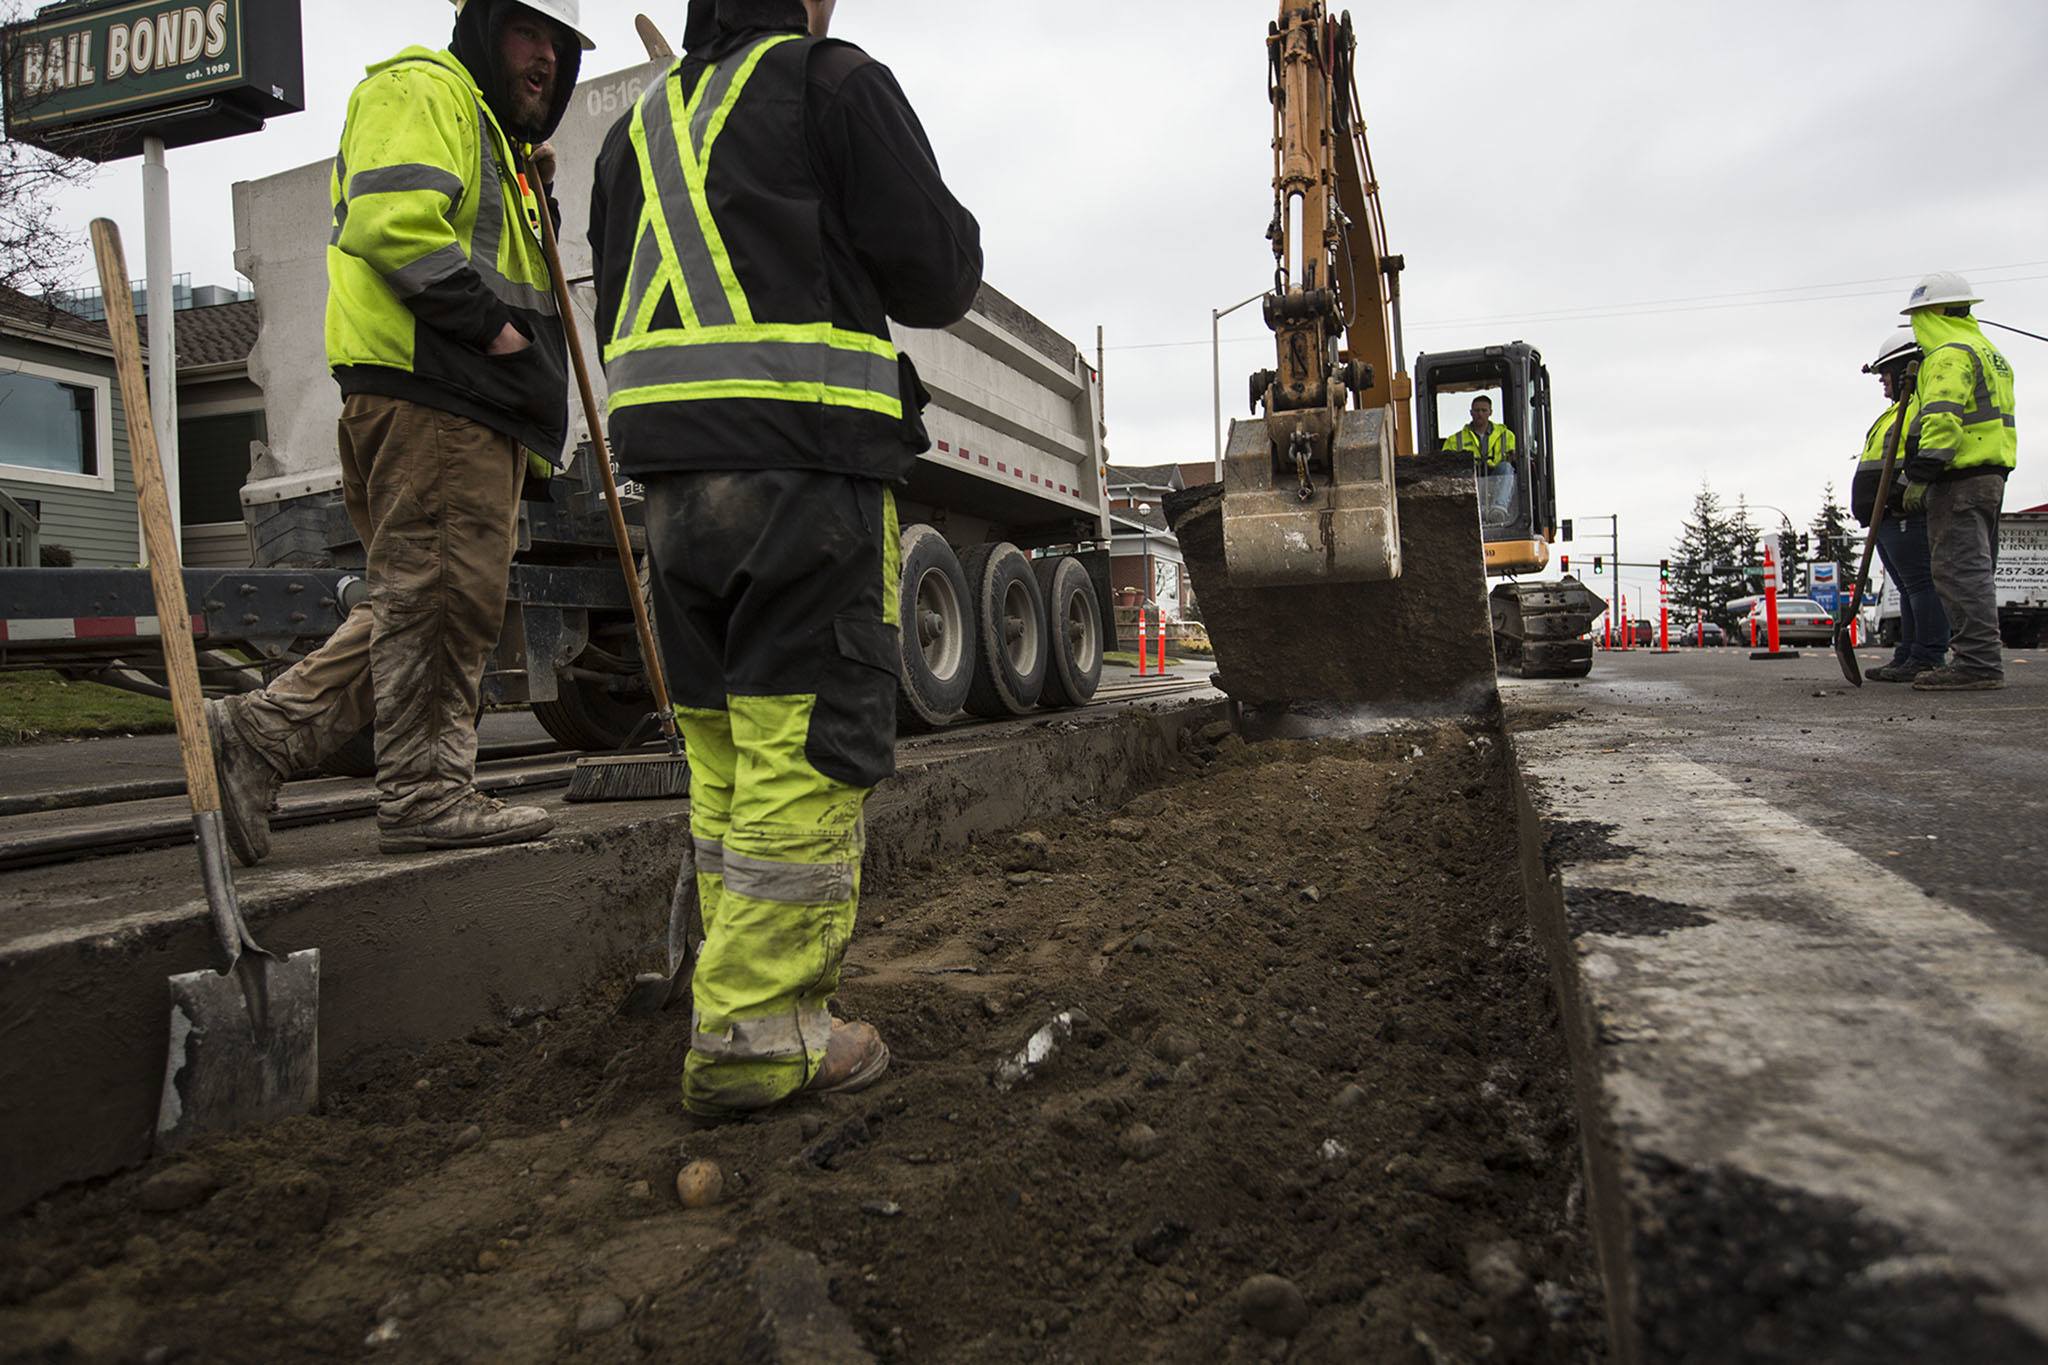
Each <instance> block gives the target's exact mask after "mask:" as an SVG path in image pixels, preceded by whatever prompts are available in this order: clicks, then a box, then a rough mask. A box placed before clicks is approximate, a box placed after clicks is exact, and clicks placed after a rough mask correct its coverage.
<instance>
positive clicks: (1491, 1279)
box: [1465, 1241, 1529, 1300]
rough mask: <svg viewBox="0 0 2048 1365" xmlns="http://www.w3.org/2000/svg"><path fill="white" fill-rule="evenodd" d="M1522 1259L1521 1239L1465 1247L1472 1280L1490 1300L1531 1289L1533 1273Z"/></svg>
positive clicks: (1511, 1295)
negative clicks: (1530, 1280)
mask: <svg viewBox="0 0 2048 1365" xmlns="http://www.w3.org/2000/svg"><path fill="white" fill-rule="evenodd" d="M1522 1261H1523V1257H1522V1246H1521V1243H1519V1242H1514V1241H1499V1242H1474V1243H1473V1244H1472V1245H1470V1246H1468V1247H1466V1248H1465V1265H1466V1268H1467V1270H1468V1271H1469V1273H1470V1274H1471V1276H1472V1283H1473V1285H1474V1286H1475V1287H1477V1288H1478V1290H1479V1292H1480V1293H1482V1294H1484V1295H1486V1297H1487V1298H1489V1299H1494V1300H1502V1299H1512V1298H1515V1297H1517V1296H1518V1295H1520V1294H1522V1293H1523V1292H1524V1291H1526V1290H1527V1289H1528V1288H1529V1272H1528V1271H1527V1270H1525V1269H1523V1266H1522Z"/></svg>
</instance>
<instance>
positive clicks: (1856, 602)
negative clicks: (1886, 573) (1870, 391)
mask: <svg viewBox="0 0 2048 1365" xmlns="http://www.w3.org/2000/svg"><path fill="white" fill-rule="evenodd" d="M1919 373H1920V367H1919V366H1918V365H1917V364H1915V365H1908V366H1906V369H1905V373H1904V374H1902V375H1901V376H1900V377H1899V393H1900V398H1899V415H1898V416H1897V417H1895V418H1893V419H1892V429H1891V430H1890V431H1888V432H1886V433H1885V438H1884V467H1883V468H1882V469H1880V470H1878V473H1877V501H1876V502H1874V503H1872V504H1871V512H1870V530H1869V531H1868V532H1867V533H1865V535H1864V537H1863V565H1862V567H1861V568H1859V569H1857V570H1856V582H1855V584H1854V586H1852V587H1851V588H1850V590H1849V607H1848V610H1846V611H1844V612H1842V613H1841V615H1839V616H1837V617H1836V618H1835V661H1836V662H1837V663H1839V664H1841V666H1842V676H1843V677H1845V678H1847V679H1848V680H1849V682H1850V684H1851V685H1852V686H1855V687H1861V686H1863V665H1862V664H1861V663H1860V662H1859V661H1858V660H1857V658H1856V650H1855V647H1854V646H1853V645H1852V644H1850V642H1849V623H1850V622H1852V621H1854V620H1855V619H1856V613H1857V612H1859V611H1861V610H1863V584H1864V582H1865V580H1867V579H1868V578H1869V577H1870V556H1871V555H1872V554H1873V553H1875V552H1876V550H1877V528H1878V527H1880V526H1882V525H1884V519H1885V517H1886V515H1887V514H1888V513H1889V511H1890V507H1889V504H1890V502H1891V496H1892V470H1893V468H1894V467H1895V466H1896V465H1897V463H1898V458H1899V449H1900V446H1901V445H1902V444H1903V443H1904V441H1905V439H1906V407H1907V405H1908V404H1909V403H1910V402H1911V401H1912V396H1913V381H1914V379H1915V378H1916V377H1917V376H1918V375H1919Z"/></svg>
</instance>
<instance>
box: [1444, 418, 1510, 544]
mask: <svg viewBox="0 0 2048 1365" xmlns="http://www.w3.org/2000/svg"><path fill="white" fill-rule="evenodd" d="M1444 449H1445V450H1447V451H1456V450H1462V451H1465V452H1467V453H1469V454H1470V455H1471V456H1472V458H1473V460H1475V461H1476V462H1477V463H1478V465H1479V471H1480V472H1479V512H1480V519H1481V520H1482V521H1484V522H1485V523H1486V524H1487V525H1489V526H1502V525H1505V524H1506V523H1507V522H1508V521H1509V520H1510V519H1511V518H1512V517H1513V515H1514V502H1515V464H1514V460H1513V458H1512V457H1513V455H1514V453H1515V433H1513V432H1512V431H1509V430H1508V429H1507V428H1506V427H1497V426H1495V425H1494V424H1493V400H1492V399H1491V398H1489V397H1487V396H1486V395H1485V394H1483V393H1482V394H1480V395H1479V396H1478V397H1477V398H1474V399H1473V400H1472V420H1471V421H1470V422H1468V423H1466V424H1465V425H1464V426H1463V427H1461V428H1460V429H1459V430H1458V431H1457V432H1456V433H1454V434H1453V435H1452V436H1451V438H1450V439H1449V440H1447V441H1445V442H1444Z"/></svg>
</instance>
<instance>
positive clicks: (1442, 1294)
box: [0, 723, 1602, 1363]
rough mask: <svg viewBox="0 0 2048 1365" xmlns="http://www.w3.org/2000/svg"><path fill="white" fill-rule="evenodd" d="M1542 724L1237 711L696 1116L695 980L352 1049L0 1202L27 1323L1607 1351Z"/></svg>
mask: <svg viewBox="0 0 2048 1365" xmlns="http://www.w3.org/2000/svg"><path fill="white" fill-rule="evenodd" d="M1508 761H1509V759H1508V755H1507V754H1506V753H1505V752H1504V747H1503V745H1502V744H1501V742H1500V740H1499V739H1498V737H1497V734H1496V733H1493V732H1490V731H1488V730H1486V729H1484V728H1482V727H1477V726H1472V727H1469V728H1468V727H1466V726H1461V725H1458V724H1450V723H1445V724H1441V725H1435V726H1417V727H1411V728H1408V729H1404V730H1402V731H1400V732H1398V733H1394V734H1381V735H1374V736H1367V737H1364V738H1359V739H1346V740H1334V739H1326V740H1275V741H1270V742H1265V743H1260V744H1254V745H1249V746H1248V745H1246V744H1245V743H1244V742H1243V741H1242V740H1240V739H1238V738H1237V737H1236V736H1234V735H1228V734H1225V733H1222V727H1219V726H1212V727H1210V729H1208V730H1206V731H1204V732H1203V735H1202V739H1201V741H1200V742H1197V743H1196V744H1195V745H1194V747H1193V749H1192V750H1191V751H1189V752H1188V753H1187V754H1186V755H1185V756H1184V760H1183V762H1182V764H1181V765H1180V766H1179V767H1178V768H1177V769H1176V771H1175V774H1174V775H1173V777H1172V778H1170V779H1169V780H1168V781H1167V782H1166V783H1165V784H1163V785H1162V786H1160V787H1159V788H1157V789H1155V790H1153V791H1149V792H1146V793H1143V794H1141V795H1139V796H1137V797H1135V798H1133V799H1132V800H1130V801H1129V802H1127V803H1126V804H1125V805H1124V806H1123V807H1122V808H1121V809H1118V810H1101V809H1091V808H1083V809H1080V810H1078V811H1076V812H1074V813H1073V814H1071V815H1069V816H1067V817H1064V818H1063V819H1061V820H1059V821H1055V822H1051V823H1047V824H1044V825H1042V826H1040V827H1039V828H1037V829H1034V830H1031V831H1029V832H1026V833H1024V834H1021V835H1018V836H1016V837H1014V838H1010V839H1003V840H996V841H992V842H990V843H988V844H985V845H983V846H981V847H978V848H976V849H974V850H972V851H971V852H969V853H968V854H966V855H964V856H961V857H958V858H954V859H950V860H947V861H946V862H944V863H941V864H935V865H929V866H925V867H921V868H904V869H899V870H897V871H896V873H895V875H893V876H892V877H891V878H890V881H891V884H890V885H887V886H877V887H871V888H870V894H869V895H868V897H867V900H866V902H865V903H864V905H863V907H862V924H861V929H860V932H859V935H858V936H857V938H856V939H855V942H854V944H853V948H852V951H851V953H850V955H849V959H848V963H849V965H848V971H847V980H846V983H845V985H844V988H843V990H842V992H841V996H840V1001H839V1008H840V1009H841V1011H842V1012H843V1013H845V1014H846V1015H848V1016H849V1017H858V1018H865V1019H869V1020H872V1021H874V1022H875V1023H877V1024H878V1025H880V1027H881V1028H882V1030H883V1033H884V1035H885V1036H886V1037H887V1038H888V1040H889V1042H890V1045H891V1047H892V1049H893V1051H894V1055H895V1062H894V1065H893V1066H892V1068H891V1070H890V1072H889V1074H888V1075H887V1077H886V1078H885V1079H884V1080H883V1081H882V1082H881V1083H880V1084H879V1085H878V1086H876V1087H875V1088H874V1089H872V1090H870V1091H868V1092H866V1093H865V1094H861V1095H855V1096H846V1097H839V1098H834V1099H828V1100H819V1099H812V1100H805V1101H801V1102H798V1103H797V1104H794V1105H792V1106H790V1107H789V1108H787V1109H786V1110H783V1111H779V1112H777V1113H775V1114H774V1115H772V1116H768V1117H765V1118H761V1119H758V1120H755V1121H750V1122H746V1123H739V1124H732V1125H725V1126H718V1127H693V1126H691V1125H690V1124H688V1123H687V1122H686V1121H685V1120H684V1119H683V1116H682V1113H681V1109H680V1106H679V1105H678V1104H677V1102H676V1082H677V1076H678V1075H679V1072H680V1067H681V1062H682V1057H683V1051H684V1048H685V1047H686V1045H687V1031H688V1014H687V1009H680V1010H672V1011H671V1012H670V1013H669V1014H668V1015H666V1016H664V1017H662V1018H660V1019H657V1020H653V1021H646V1020H637V1021H636V1020H622V1019H617V1018H614V1017H613V1016H612V1014H611V1010H610V1007H611V1005H612V1003H613V1000H614V999H615V993H613V994H611V995H607V996H606V997H604V998H597V997H593V998H591V999H588V1000H585V1001H583V1002H580V1003H579V1004H577V1005H575V1006H573V1007H571V1008H567V1009H564V1010H563V1011H561V1012H559V1013H558V1014H554V1015H549V1016H543V1017H538V1018H514V1019H508V1020H507V1021H505V1022H504V1023H503V1024H502V1025H500V1026H497V1027H493V1028H491V1029H488V1030H484V1031H480V1032H478V1033H475V1034H472V1035H471V1036H470V1037H468V1038H466V1039H461V1040H457V1041H453V1042H450V1043H447V1044H444V1045H442V1046H440V1047H437V1048H434V1049H432V1050H430V1051H428V1052H426V1053H424V1054H421V1055H413V1056H403V1057H400V1056H387V1057H378V1058H366V1059H362V1060H360V1061H359V1062H358V1063H357V1064H356V1065H355V1066H353V1067H351V1068H349V1069H348V1070H346V1071H344V1072H342V1073H341V1074H338V1075H334V1076H330V1077H329V1078H328V1084H327V1095H326V1101H325V1107H324V1112H323V1113H322V1114H321V1115H319V1116H317V1117H311V1118H305V1119H297V1120H292V1121H290V1122H287V1123H284V1124H280V1125H277V1126H275V1127H273V1128H270V1129H268V1130H264V1131H260V1132H252V1133H248V1134H242V1135H234V1136H229V1137H225V1138H217V1139H212V1140H208V1141H205V1142H202V1143H200V1144H198V1145H197V1146H195V1147H194V1148H192V1149H190V1150H189V1151H188V1152H186V1153H183V1154H180V1155H178V1156H174V1157H169V1158H163V1159H159V1160H157V1161H154V1162H152V1163H151V1164H150V1165H148V1166H146V1167H144V1168H142V1169H139V1170H136V1171H132V1172H128V1173H126V1174H123V1175H121V1176H118V1177H114V1178H112V1179H109V1180H107V1181H103V1182H99V1183H97V1184H94V1185H91V1186H87V1187H80V1188H74V1189H70V1190H66V1191H62V1192H60V1193H58V1194H56V1195H53V1196H51V1197H50V1198H48V1199H46V1200H44V1201H42V1202H41V1203H39V1204H37V1205H35V1206H34V1207H32V1208H31V1209H29V1210H27V1211H25V1212H24V1213H23V1214H22V1215H21V1216H19V1217H17V1218H14V1219H11V1220H9V1221H8V1222H7V1223H5V1224H4V1225H0V1359H4V1360H9V1361H14V1360H24V1361H29V1360H36V1361H40V1360H82V1361H101V1360H105V1361H142V1360H147V1361H152V1362H155V1361H165V1362H168V1361H185V1360H190V1361H216V1360H217V1361H237V1362H239V1361H251V1362H255V1361H263V1362H282V1361H320V1360H330V1359H334V1360H340V1359H347V1360H361V1359H366V1358H368V1359H380V1360H390V1361H443V1360H448V1361H453V1360H492V1361H501V1362H526V1361H533V1362H541V1361H555V1360H577V1359H588V1360H637V1359H646V1360H678V1361H680V1360H748V1361H752V1360H764V1361H766V1360H789V1361H798V1360H862V1359H868V1358H874V1359H880V1360H885V1361H928V1360H957V1361H1043V1360H1054V1361H1065V1360H1072V1361H1100V1360H1122V1361H1139V1360H1158V1361H1184V1360H1205V1361H1207V1360H1217V1361H1253V1360H1275V1359H1295V1360H1316V1361H1339V1360H1342V1361H1351V1360H1376V1361H1402V1362H1406V1361H1416V1362H1425V1363H1427V1362H1452V1361H1477V1360H1482V1359H1483V1360H1496V1361H1498V1360H1526V1361H1579V1360H1587V1359H1597V1358H1598V1357H1599V1356H1600V1354H1601V1346H1600V1340H1601V1335H1602V1326H1601V1324H1602V1307H1601V1303H1600V1299H1599V1290H1598V1285H1597V1280H1596V1278H1595V1274H1594V1271H1593V1268H1592V1259H1591V1252H1590V1246H1589V1242H1588V1240H1587V1237H1586V1234H1585V1228H1584V1219H1583V1210H1582V1203H1583V1200H1582V1196H1581V1192H1580V1167H1579V1159H1578V1142H1577V1132H1576V1130H1575V1125H1574V1120H1573V1111H1572V1106H1571V1087H1570V1083H1569V1078H1568V1076H1567V1073H1566V1060H1565V1050H1564V1044H1563V1040H1562V1037H1561V1035H1560V1033H1559V1029H1558V1023H1557V1017H1556V1008H1555V1005H1554V1003H1553V999H1552V996H1551V993H1550V989H1549V985H1548V974H1547V972H1546V970H1545V967H1544V963H1543V960H1542V958H1541V956H1540V953H1539V951H1538V950H1537V948H1536V947H1535V945H1534V943H1533V941H1532V939H1531V937H1530V934H1529V932H1528V929H1527V926H1526V924H1525V923H1524V919H1523V911H1522V901H1521V892H1520V886H1519V881H1518V874H1517V868H1516V853H1515V848H1516V840H1515V831H1516V823H1515V812H1514V807H1513V804H1512V798H1511V795H1510V791H1509V774H1508V770H1507V766H1506V765H1507V763H1508ZM621 980H622V981H623V980H624V977H623V975H622V977H621ZM1062 1016H1063V1017H1064V1022H1063V1023H1060V1024H1057V1025H1055V1024H1054V1021H1055V1020H1056V1019H1060V1018H1061V1017H1062ZM1048 1025H1053V1026H1052V1027H1050V1028H1049V1029H1047V1026H1048ZM1041 1029H1047V1037H1049V1040H1050V1041H1051V1042H1052V1043H1053V1044H1054V1046H1053V1047H1052V1050H1051V1053H1050V1055H1049V1056H1048V1057H1046V1058H1045V1059H1044V1060H1043V1061H1042V1062H1041V1063H1039V1064H1037V1065H1035V1066H1033V1067H1031V1068H1030V1072H1031V1074H1029V1075H1028V1076H1027V1077H1025V1078H1023V1079H1014V1080H1013V1083H1012V1084H1010V1086H1009V1088H1007V1089H1004V1088H1000V1086H999V1081H998V1073H999V1071H1002V1074H1003V1077H1004V1078H1006V1079H1008V1078H1012V1077H1013V1075H1014V1068H1012V1069H1009V1070H1004V1069H1003V1067H1002V1064H1003V1063H1004V1062H1005V1060H1006V1059H1010V1058H1013V1057H1014V1056H1016V1055H1017V1054H1018V1053H1019V1052H1020V1051H1022V1050H1024V1049H1025V1048H1026V1044H1027V1040H1029V1039H1031V1038H1032V1036H1033V1035H1034V1033H1038V1032H1039V1031H1040V1030H1041ZM695 1160H709V1161H713V1162H715V1163H717V1165H718V1166H719V1167H720V1169H721V1171H722V1174H723V1180H724V1195H723V1198H722V1200H721V1201H720V1202H718V1203H716V1204H714V1205H712V1206H710V1207H705V1208H695V1209H685V1208H683V1207H682V1206H681V1205H680V1203H679V1200H678V1196H677V1193H676V1178H677V1174H678V1170H679V1168H680V1167H681V1166H682V1165H683V1164H684V1163H685V1162H687V1161H695ZM1259 1276H1280V1277H1284V1278H1285V1280H1286V1282H1287V1283H1286V1284H1276V1283H1274V1282H1272V1281H1270V1280H1257V1279H1255V1277H1259ZM1248 1281H1251V1283H1250V1284H1247V1282H1248Z"/></svg>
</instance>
